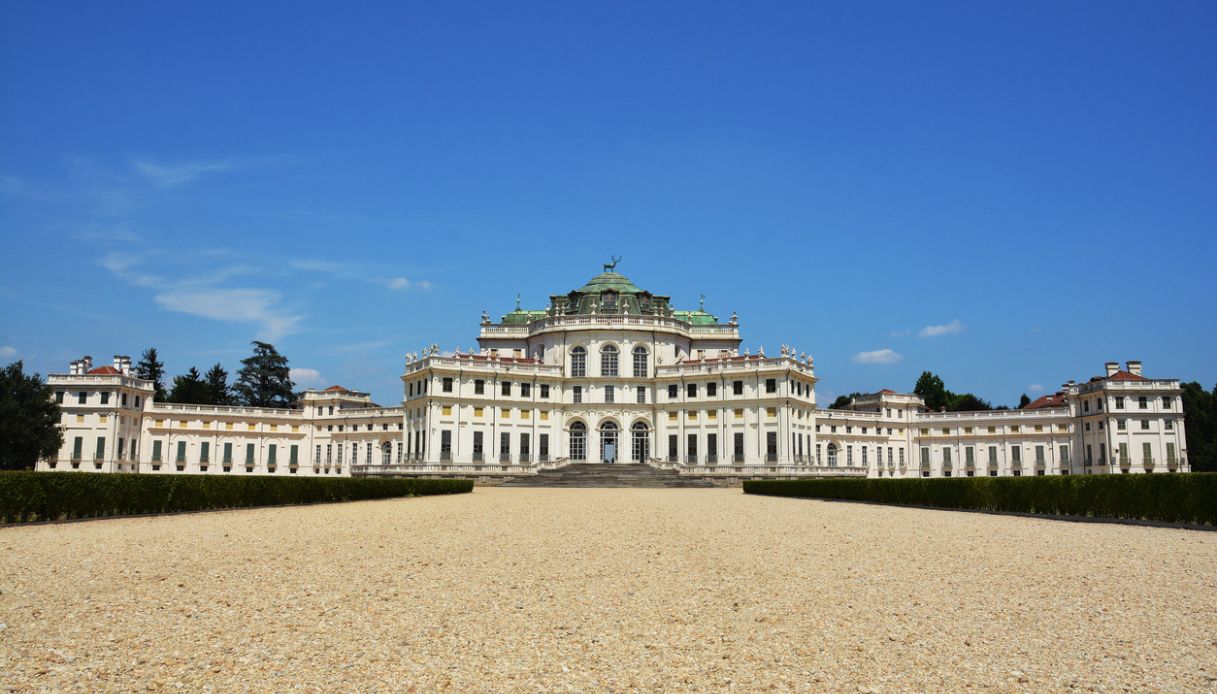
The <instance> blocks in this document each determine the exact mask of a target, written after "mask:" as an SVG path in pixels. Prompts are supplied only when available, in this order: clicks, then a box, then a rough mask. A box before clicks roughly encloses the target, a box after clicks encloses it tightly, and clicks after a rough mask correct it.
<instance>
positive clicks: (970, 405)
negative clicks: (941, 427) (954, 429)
mask: <svg viewBox="0 0 1217 694" xmlns="http://www.w3.org/2000/svg"><path fill="white" fill-rule="evenodd" d="M947 395H948V396H949V398H950V400H949V401H948V403H947V410H948V411H950V412H975V411H977V410H991V409H993V403H991V402H989V401H988V400H985V399H984V398H981V397H977V396H975V395H972V394H971V393H960V394H959V395H956V394H955V393H952V392H951V391H949V390H948V391H947Z"/></svg>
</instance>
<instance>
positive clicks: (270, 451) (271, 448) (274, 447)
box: [266, 443, 354, 465]
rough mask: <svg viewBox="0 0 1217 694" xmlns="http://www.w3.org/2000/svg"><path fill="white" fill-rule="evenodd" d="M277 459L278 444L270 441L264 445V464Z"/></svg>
mask: <svg viewBox="0 0 1217 694" xmlns="http://www.w3.org/2000/svg"><path fill="white" fill-rule="evenodd" d="M278 460H279V446H278V444H274V443H272V444H269V445H267V447H266V464H267V465H274V464H275V463H277V462H278ZM352 462H354V459H352Z"/></svg>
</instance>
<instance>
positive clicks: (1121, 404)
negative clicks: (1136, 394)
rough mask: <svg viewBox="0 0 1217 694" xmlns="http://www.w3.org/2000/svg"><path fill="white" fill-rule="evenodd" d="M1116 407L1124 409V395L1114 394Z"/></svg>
mask: <svg viewBox="0 0 1217 694" xmlns="http://www.w3.org/2000/svg"><path fill="white" fill-rule="evenodd" d="M1116 409H1117V410H1122V409H1124V396H1123V395H1117V396H1116Z"/></svg>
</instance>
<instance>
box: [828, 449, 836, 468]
mask: <svg viewBox="0 0 1217 694" xmlns="http://www.w3.org/2000/svg"><path fill="white" fill-rule="evenodd" d="M836 466H837V444H835V443H830V444H828V467H836Z"/></svg>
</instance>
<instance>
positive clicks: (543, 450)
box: [537, 434, 549, 460]
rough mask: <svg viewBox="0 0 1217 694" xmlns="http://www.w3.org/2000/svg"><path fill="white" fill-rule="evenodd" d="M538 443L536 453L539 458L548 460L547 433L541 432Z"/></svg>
mask: <svg viewBox="0 0 1217 694" xmlns="http://www.w3.org/2000/svg"><path fill="white" fill-rule="evenodd" d="M539 445H540V448H539V449H538V450H537V454H538V455H540V456H541V460H549V434H541V440H540V441H539Z"/></svg>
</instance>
